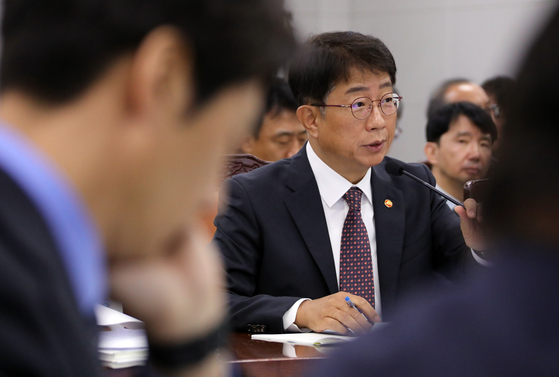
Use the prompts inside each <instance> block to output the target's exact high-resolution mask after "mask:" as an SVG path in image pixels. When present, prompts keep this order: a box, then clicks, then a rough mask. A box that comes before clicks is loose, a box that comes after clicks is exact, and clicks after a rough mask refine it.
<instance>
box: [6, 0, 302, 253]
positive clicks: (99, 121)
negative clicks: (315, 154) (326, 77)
mask: <svg viewBox="0 0 559 377" xmlns="http://www.w3.org/2000/svg"><path fill="white" fill-rule="evenodd" d="M3 16H4V20H3V23H2V32H3V38H4V40H3V42H4V44H3V49H2V65H1V69H0V80H1V82H2V88H1V97H2V98H1V99H2V102H1V106H0V116H2V118H3V120H4V121H5V122H7V123H8V124H10V125H12V126H14V127H15V128H18V129H19V130H20V131H22V132H24V133H25V134H26V135H27V136H28V138H29V139H31V140H33V141H34V142H35V143H36V144H37V147H38V148H39V149H40V150H41V151H42V152H43V153H44V154H45V155H47V156H49V157H50V158H51V159H52V160H54V162H55V163H56V165H57V167H58V168H59V169H60V170H61V171H62V172H63V173H64V175H65V176H67V177H68V178H69V180H70V181H71V182H72V184H73V185H74V186H75V187H76V189H77V190H78V191H80V193H81V195H82V196H83V197H84V200H85V202H86V204H87V205H88V207H89V209H90V210H91V212H92V214H93V216H94V218H95V220H96V222H97V224H98V225H99V227H100V229H101V231H102V233H103V236H104V237H105V239H106V241H107V244H108V245H107V246H108V249H109V250H111V252H112V253H117V254H120V255H122V254H130V253H139V252H142V250H155V249H161V245H162V244H163V243H164V242H165V240H168V239H169V238H170V237H171V235H172V234H173V232H175V233H176V232H178V231H179V229H180V228H181V227H182V226H183V225H184V223H185V221H188V219H191V218H192V217H193V216H192V215H193V214H194V213H195V211H196V210H197V206H198V205H199V204H200V201H201V200H202V199H203V198H204V196H205V195H206V193H207V192H211V191H212V190H211V188H212V187H213V185H214V181H215V180H216V179H217V178H216V177H217V175H218V167H219V164H220V156H221V155H222V154H224V153H227V152H230V151H231V150H232V148H234V146H235V145H237V144H238V143H239V142H240V137H241V136H242V135H243V134H244V133H245V132H246V131H247V130H248V129H249V128H250V126H251V125H252V123H254V122H255V121H256V118H257V116H258V114H259V113H260V111H261V106H262V100H261V98H262V97H263V88H264V85H265V84H266V81H267V80H266V78H268V77H270V76H272V75H273V74H275V73H276V72H277V70H278V68H279V67H280V66H281V65H283V64H285V62H286V60H287V59H288V58H289V57H290V55H291V53H292V52H293V51H294V49H295V41H294V37H293V34H292V30H291V29H290V27H289V25H288V23H287V21H286V20H287V18H286V13H285V11H284V9H283V1H281V0H236V1H229V0H204V1H200V0H180V1H179V0H49V1H43V0H20V1H7V2H5V3H4V9H3Z"/></svg>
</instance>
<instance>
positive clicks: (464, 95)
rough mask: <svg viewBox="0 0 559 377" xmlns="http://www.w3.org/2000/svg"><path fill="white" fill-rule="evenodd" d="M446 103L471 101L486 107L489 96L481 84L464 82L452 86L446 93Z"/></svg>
mask: <svg viewBox="0 0 559 377" xmlns="http://www.w3.org/2000/svg"><path fill="white" fill-rule="evenodd" d="M444 101H445V102H446V103H456V102H471V103H473V104H476V105H478V106H479V107H482V108H485V107H486V106H487V105H488V103H489V97H488V96H487V94H486V93H485V90H483V88H482V87H481V86H479V85H478V84H476V83H473V82H464V83H460V84H455V85H452V86H450V87H449V88H448V89H447V90H446V93H445V95H444Z"/></svg>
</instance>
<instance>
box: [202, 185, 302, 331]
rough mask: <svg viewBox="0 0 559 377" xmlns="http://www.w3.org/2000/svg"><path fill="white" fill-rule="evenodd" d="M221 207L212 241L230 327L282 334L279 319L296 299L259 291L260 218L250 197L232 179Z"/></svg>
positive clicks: (224, 191)
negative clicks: (221, 266)
mask: <svg viewBox="0 0 559 377" xmlns="http://www.w3.org/2000/svg"><path fill="white" fill-rule="evenodd" d="M227 191H228V192H227ZM224 198H227V199H226V201H227V204H226V205H225V204H224V202H225V200H224ZM220 208H221V209H220V212H219V213H218V215H217V217H216V220H215V226H216V228H217V230H216V233H215V235H214V239H213V242H214V243H215V244H216V245H217V247H218V248H219V250H220V251H221V254H222V256H223V261H224V264H225V268H226V272H227V290H228V295H229V309H230V321H231V325H232V327H233V329H234V330H235V331H247V330H248V331H251V332H273V333H282V332H283V331H284V330H283V323H282V316H283V314H284V313H285V312H286V311H287V310H288V309H289V308H290V307H291V306H292V305H293V304H294V303H295V302H296V301H297V300H298V299H299V297H274V296H270V295H266V294H261V293H259V292H258V290H257V286H258V277H259V269H260V268H259V266H260V262H261V259H262V252H263V245H262V240H261V235H260V233H261V231H260V229H259V225H258V220H259V219H257V217H256V214H255V211H254V210H253V208H252V203H251V198H250V196H249V195H248V194H247V192H246V191H245V189H244V188H243V187H242V186H241V184H240V183H238V182H237V181H236V180H235V179H230V180H228V181H226V182H225V184H224V185H223V186H222V188H221V190H220ZM273 215H274V214H273V213H270V214H269V216H273ZM280 273H281V272H280ZM285 273H287V272H285Z"/></svg>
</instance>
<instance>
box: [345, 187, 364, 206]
mask: <svg viewBox="0 0 559 377" xmlns="http://www.w3.org/2000/svg"><path fill="white" fill-rule="evenodd" d="M361 195H363V191H361V190H360V189H359V188H357V187H352V188H350V189H349V190H347V192H346V193H345V194H344V196H343V198H344V200H345V201H346V202H347V205H348V206H349V210H350V211H361Z"/></svg>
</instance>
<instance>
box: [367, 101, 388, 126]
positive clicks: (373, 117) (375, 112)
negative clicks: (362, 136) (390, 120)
mask: <svg viewBox="0 0 559 377" xmlns="http://www.w3.org/2000/svg"><path fill="white" fill-rule="evenodd" d="M383 115H384V114H383V113H382V111H381V110H380V106H378V105H377V104H374V105H373V109H372V110H371V114H369V116H368V117H367V123H366V124H367V130H368V131H371V130H374V129H380V128H384V127H386V120H385V119H384V116H383Z"/></svg>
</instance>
